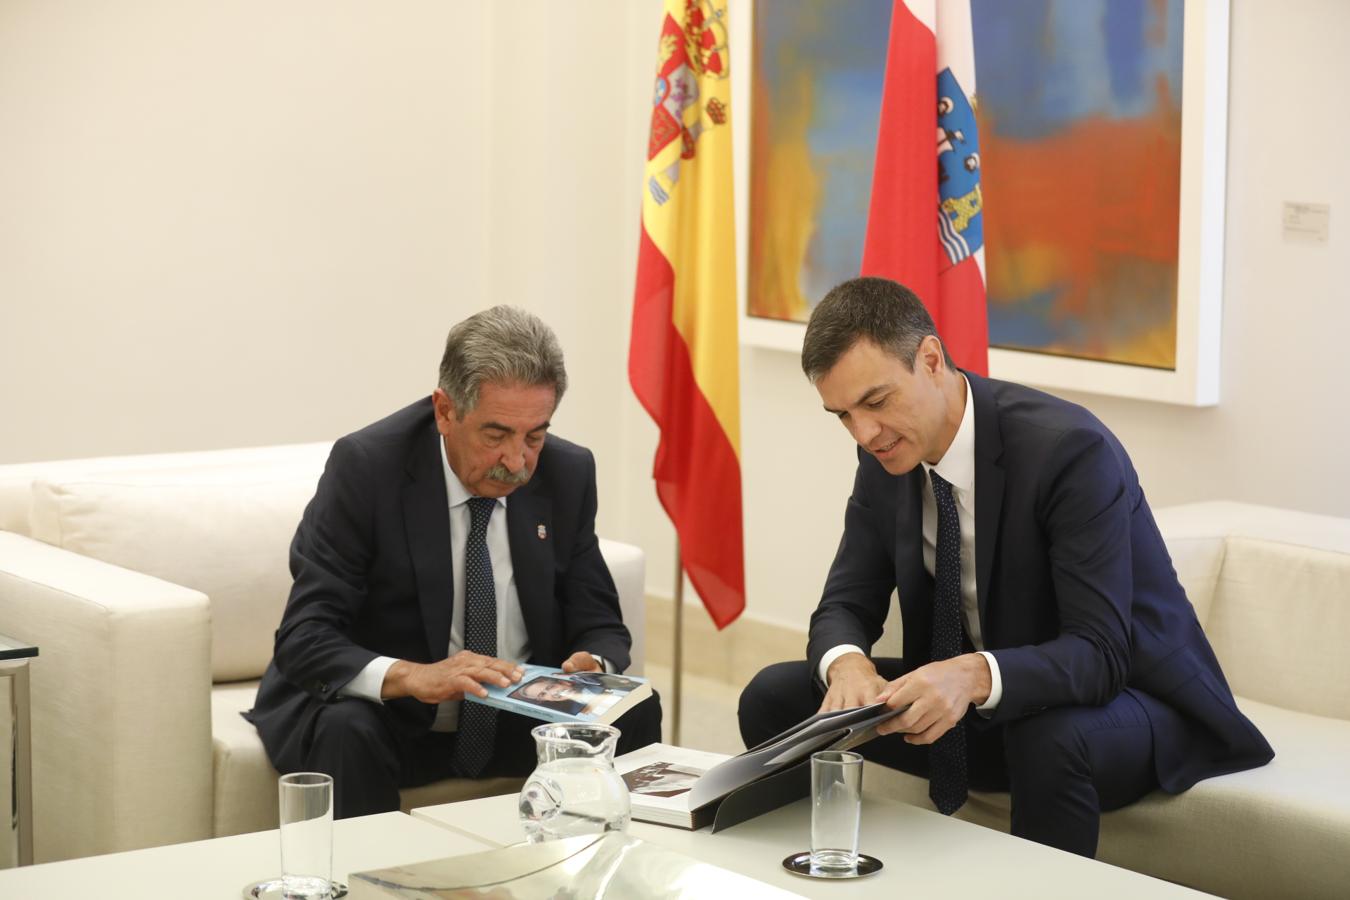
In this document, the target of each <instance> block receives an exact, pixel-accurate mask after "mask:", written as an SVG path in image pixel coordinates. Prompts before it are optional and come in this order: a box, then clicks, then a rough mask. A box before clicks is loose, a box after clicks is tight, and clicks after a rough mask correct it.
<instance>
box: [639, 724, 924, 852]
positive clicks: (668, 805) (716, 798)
mask: <svg viewBox="0 0 1350 900" xmlns="http://www.w3.org/2000/svg"><path fill="white" fill-rule="evenodd" d="M903 711H904V709H903V708H902V709H890V708H889V707H887V706H886V704H884V703H874V704H872V705H871V706H859V707H855V708H853V709H841V710H835V711H833V712H825V713H816V714H815V715H814V716H812V717H811V718H809V719H806V720H804V721H802V722H799V723H797V724H796V725H794V726H792V727H791V728H789V729H788V730H787V731H784V732H783V733H782V734H778V735H775V736H774V737H772V738H770V739H769V740H767V741H765V742H764V743H762V744H760V745H759V746H757V747H751V748H750V749H749V750H746V751H745V752H744V753H741V754H740V755H738V756H731V757H727V756H724V755H722V754H718V753H705V752H702V751H699V750H687V749H685V748H683V747H672V746H670V745H669V744H651V745H649V746H647V747H643V748H642V749H640V750H635V751H633V752H632V753H625V754H624V755H623V756H620V757H617V758H616V759H615V760H614V768H615V769H616V770H617V771H618V773H619V775H620V776H622V777H623V779H624V782H625V783H626V784H627V785H628V791H629V797H630V800H631V804H632V810H633V818H635V819H638V820H640V821H643V822H652V823H655V824H657V825H672V826H674V827H677V828H690V829H693V828H702V827H703V826H705V825H708V824H710V823H711V824H712V825H713V831H719V830H721V829H723V828H728V827H730V826H732V825H735V824H736V823H738V822H743V821H745V820H746V819H750V818H753V817H754V816H757V815H759V814H760V813H764V812H768V811H769V810H771V809H776V808H778V807H779V806H783V805H784V804H787V803H791V802H792V801H793V800H797V799H799V798H801V797H804V796H806V793H807V791H808V789H809V788H810V784H811V773H810V764H809V761H810V757H811V754H812V753H815V752H816V751H817V750H849V749H852V748H853V747H856V746H858V745H859V744H863V743H865V742H867V741H869V740H871V739H872V738H874V737H876V733H877V726H878V725H880V724H881V723H882V722H884V721H886V720H887V719H889V718H891V717H892V716H898V715H899V714H900V713H901V712H903Z"/></svg>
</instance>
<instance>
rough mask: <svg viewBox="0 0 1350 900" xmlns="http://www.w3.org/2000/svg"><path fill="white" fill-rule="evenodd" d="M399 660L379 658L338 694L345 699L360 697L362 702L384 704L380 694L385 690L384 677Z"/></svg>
mask: <svg viewBox="0 0 1350 900" xmlns="http://www.w3.org/2000/svg"><path fill="white" fill-rule="evenodd" d="M396 662H398V660H396V659H394V658H393V657H392V656H377V657H375V658H374V659H372V660H371V661H370V662H368V663H366V667H365V668H364V669H362V670H361V671H360V672H357V673H356V677H355V678H353V679H352V680H351V681H349V682H347V683H346V684H344V685H343V686H342V687H341V688H339V689H338V693H339V694H340V695H341V696H343V697H360V698H361V699H362V700H373V701H374V702H376V703H383V702H384V701H383V700H381V699H380V692H381V691H382V690H384V676H385V675H386V674H388V672H389V667H390V666H392V665H393V664H394V663H396Z"/></svg>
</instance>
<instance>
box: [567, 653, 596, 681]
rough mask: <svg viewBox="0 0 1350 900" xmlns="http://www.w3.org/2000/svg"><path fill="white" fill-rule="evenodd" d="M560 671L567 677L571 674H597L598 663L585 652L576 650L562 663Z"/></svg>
mask: <svg viewBox="0 0 1350 900" xmlns="http://www.w3.org/2000/svg"><path fill="white" fill-rule="evenodd" d="M562 670H563V671H564V672H566V673H567V674H568V675H571V674H572V673H573V672H599V671H600V662H599V660H597V659H596V658H595V657H594V656H591V655H590V654H589V653H587V652H586V651H585V650H578V651H577V652H576V653H573V654H572V655H571V656H569V657H567V659H566V660H564V661H563V664H562Z"/></svg>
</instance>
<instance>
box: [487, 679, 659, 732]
mask: <svg viewBox="0 0 1350 900" xmlns="http://www.w3.org/2000/svg"><path fill="white" fill-rule="evenodd" d="M484 687H486V688H487V692H488V695H487V696H486V697H475V696H473V695H472V694H465V695H464V699H465V700H469V701H472V702H474V703H484V704H487V705H488V706H495V707H497V708H498V709H505V710H509V711H510V712H514V713H520V714H521V715H524V716H531V717H533V718H536V719H543V720H544V721H545V722H585V723H589V724H604V725H608V724H611V723H613V721H614V720H615V719H617V718H619V716H621V715H623V714H624V713H626V712H628V710H630V709H632V708H633V707H634V706H636V705H637V704H639V703H641V702H642V701H643V700H646V699H647V698H648V697H650V696H651V695H652V686H651V684H649V683H648V681H647V679H645V678H639V677H637V676H635V675H611V674H608V673H606V672H573V673H572V674H570V675H568V674H566V673H564V672H563V671H562V670H561V669H555V668H551V667H549V666H529V665H527V666H525V674H524V675H523V676H521V679H520V681H518V682H516V683H515V684H512V685H508V686H506V687H495V686H492V685H484Z"/></svg>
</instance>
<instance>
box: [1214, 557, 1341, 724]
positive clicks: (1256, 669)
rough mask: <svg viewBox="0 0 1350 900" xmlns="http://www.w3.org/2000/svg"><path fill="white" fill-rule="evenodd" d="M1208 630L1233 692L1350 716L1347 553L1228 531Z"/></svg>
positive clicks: (1319, 712) (1303, 709) (1314, 711)
mask: <svg viewBox="0 0 1350 900" xmlns="http://www.w3.org/2000/svg"><path fill="white" fill-rule="evenodd" d="M1205 633H1206V634H1207V635H1208V636H1209V640H1210V643H1211V644H1212V645H1213V646H1214V652H1215V654H1217V655H1218V657H1219V662H1220V663H1222V664H1223V671H1224V674H1225V675H1226V676H1227V677H1228V681H1229V684H1230V685H1231V686H1232V688H1233V692H1234V693H1236V694H1241V695H1242V696H1244V697H1250V698H1251V699H1253V700H1260V701H1261V702H1263V703H1273V704H1277V705H1279V706H1282V707H1285V708H1287V709H1295V710H1298V711H1300V712H1306V713H1312V714H1314V715H1319V716H1334V717H1336V718H1338V719H1350V654H1346V653H1345V646H1346V644H1347V643H1350V553H1346V552H1336V551H1332V550H1324V549H1314V548H1310V547H1305V546H1300V545H1295V544H1287V543H1282V542H1278V541H1270V540H1258V539H1254V538H1244V537H1230V538H1229V539H1228V546H1227V550H1226V551H1225V553H1224V562H1223V569H1222V571H1220V573H1219V581H1218V584H1217V586H1216V587H1215V592H1214V603H1213V606H1212V607H1211V609H1210V613H1209V620H1208V621H1207V622H1206V623H1205Z"/></svg>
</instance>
